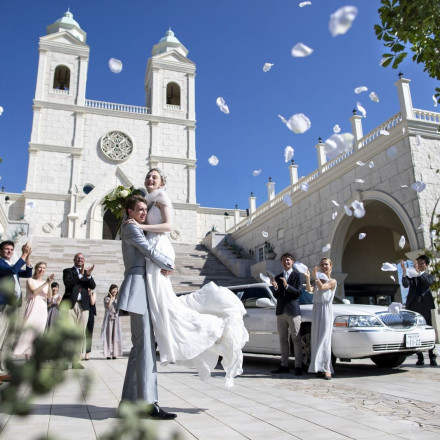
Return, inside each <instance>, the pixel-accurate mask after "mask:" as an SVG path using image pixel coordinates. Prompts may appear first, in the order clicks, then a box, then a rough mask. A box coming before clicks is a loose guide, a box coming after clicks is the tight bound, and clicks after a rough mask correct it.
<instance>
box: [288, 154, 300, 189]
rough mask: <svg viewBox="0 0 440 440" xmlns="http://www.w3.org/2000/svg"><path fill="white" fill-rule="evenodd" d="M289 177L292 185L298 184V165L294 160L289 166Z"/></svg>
mask: <svg viewBox="0 0 440 440" xmlns="http://www.w3.org/2000/svg"><path fill="white" fill-rule="evenodd" d="M289 175H290V184H291V185H294V184H295V183H296V182H298V165H296V164H295V163H294V161H293V160H292V162H291V164H290V165H289Z"/></svg>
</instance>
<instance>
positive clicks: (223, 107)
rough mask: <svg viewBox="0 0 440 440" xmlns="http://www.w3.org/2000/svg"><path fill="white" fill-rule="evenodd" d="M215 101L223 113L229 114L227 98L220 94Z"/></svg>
mask: <svg viewBox="0 0 440 440" xmlns="http://www.w3.org/2000/svg"><path fill="white" fill-rule="evenodd" d="M215 103H216V104H217V106H218V108H219V109H220V110H221V111H222V112H223V113H226V114H229V107H228V106H227V105H226V103H225V100H224V99H223V98H222V97H221V96H219V97H218V98H217V99H216V101H215Z"/></svg>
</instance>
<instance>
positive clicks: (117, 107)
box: [86, 99, 151, 115]
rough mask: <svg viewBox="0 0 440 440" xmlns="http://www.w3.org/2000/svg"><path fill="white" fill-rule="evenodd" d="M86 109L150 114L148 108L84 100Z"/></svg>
mask: <svg viewBox="0 0 440 440" xmlns="http://www.w3.org/2000/svg"><path fill="white" fill-rule="evenodd" d="M86 107H89V108H98V109H103V110H114V111H117V112H127V113H138V114H142V115H149V114H151V110H150V109H149V108H148V107H140V106H137V105H128V104H116V103H114V102H104V101H95V100H93V99H86Z"/></svg>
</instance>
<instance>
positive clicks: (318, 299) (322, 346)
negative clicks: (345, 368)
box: [304, 258, 337, 380]
mask: <svg viewBox="0 0 440 440" xmlns="http://www.w3.org/2000/svg"><path fill="white" fill-rule="evenodd" d="M331 273H332V262H331V260H330V258H322V259H321V261H320V264H319V267H318V266H315V267H314V269H313V278H314V279H315V288H314V290H313V309H312V334H311V341H310V345H311V360H310V365H309V373H317V375H318V376H319V377H323V378H324V379H326V380H331V378H332V374H333V366H332V330H333V305H332V302H333V298H334V296H335V291H336V286H337V282H336V280H334V279H332V278H331ZM304 275H305V279H306V289H307V291H308V292H311V291H312V286H311V285H310V272H309V271H307V272H306V273H305V274H304Z"/></svg>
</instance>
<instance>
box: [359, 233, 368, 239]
mask: <svg viewBox="0 0 440 440" xmlns="http://www.w3.org/2000/svg"><path fill="white" fill-rule="evenodd" d="M366 236H367V234H366V233H365V232H361V233H360V234H359V240H363V239H364V238H365V237H366Z"/></svg>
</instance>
